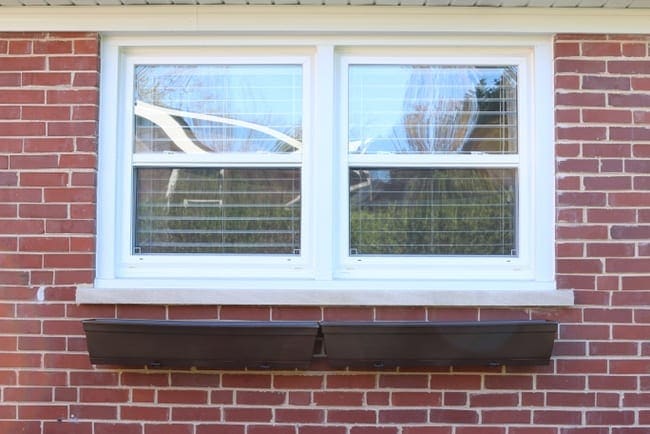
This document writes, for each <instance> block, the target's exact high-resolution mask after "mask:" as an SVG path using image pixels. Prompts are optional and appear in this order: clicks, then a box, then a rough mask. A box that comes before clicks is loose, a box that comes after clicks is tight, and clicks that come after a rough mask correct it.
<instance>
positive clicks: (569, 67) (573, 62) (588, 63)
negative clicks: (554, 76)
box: [555, 59, 617, 74]
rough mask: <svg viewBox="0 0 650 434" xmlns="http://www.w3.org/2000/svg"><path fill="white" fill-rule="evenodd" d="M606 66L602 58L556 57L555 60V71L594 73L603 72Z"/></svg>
mask: <svg viewBox="0 0 650 434" xmlns="http://www.w3.org/2000/svg"><path fill="white" fill-rule="evenodd" d="M611 63H612V62H610V64H611ZM606 67H607V63H606V62H605V61H602V60H584V59H558V60H556V61H555V71H556V73H565V72H576V73H583V74H594V73H599V72H605V70H606ZM614 67H615V68H616V67H617V66H616V65H615V66H614Z"/></svg>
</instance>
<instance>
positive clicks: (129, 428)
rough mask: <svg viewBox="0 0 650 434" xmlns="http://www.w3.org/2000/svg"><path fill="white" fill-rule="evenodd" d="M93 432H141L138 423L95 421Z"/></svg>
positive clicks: (104, 433)
mask: <svg viewBox="0 0 650 434" xmlns="http://www.w3.org/2000/svg"><path fill="white" fill-rule="evenodd" d="M93 425H94V428H95V432H94V434H142V425H141V424H139V423H124V422H122V423H102V422H95V423H94V424H93Z"/></svg>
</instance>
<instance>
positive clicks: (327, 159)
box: [305, 45, 344, 280]
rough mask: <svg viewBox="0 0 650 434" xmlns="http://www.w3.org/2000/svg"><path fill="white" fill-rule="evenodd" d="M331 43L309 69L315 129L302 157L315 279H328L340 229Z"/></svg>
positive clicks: (320, 50) (332, 50) (320, 49)
mask: <svg viewBox="0 0 650 434" xmlns="http://www.w3.org/2000/svg"><path fill="white" fill-rule="evenodd" d="M334 71H335V62H334V46H332V45H319V46H318V47H317V48H316V59H315V65H314V71H313V83H314V85H313V87H312V89H313V90H312V96H313V101H311V107H312V113H313V124H314V126H317V129H318V131H317V132H312V140H313V142H312V143H313V146H311V147H310V149H309V150H308V151H306V153H307V152H308V154H307V155H306V156H305V160H306V165H307V164H308V167H307V168H306V170H305V171H306V172H307V173H309V176H308V177H309V180H308V184H307V185H308V186H306V187H305V190H306V191H309V192H310V196H311V197H310V198H309V203H312V204H313V208H312V209H313V210H314V213H313V216H312V218H311V219H310V220H309V224H310V226H311V228H310V229H311V230H310V235H311V237H312V239H313V241H314V245H313V248H314V249H315V252H314V253H315V254H314V267H315V275H314V277H315V279H316V280H331V279H332V264H333V260H334V248H335V243H334V238H335V236H336V235H337V234H339V233H340V230H341V229H342V228H341V227H340V222H338V221H337V219H335V216H334V210H335V209H336V206H335V200H337V199H336V198H335V195H334V192H335V191H338V190H339V186H340V185H341V183H342V182H344V180H342V179H340V176H334V175H339V173H338V172H337V171H336V169H335V167H336V163H335V162H336V159H335V152H336V149H337V146H336V145H337V144H336V139H337V135H336V134H335V123H336V120H335V117H334V113H335V110H334V108H335V99H334V87H335V82H334Z"/></svg>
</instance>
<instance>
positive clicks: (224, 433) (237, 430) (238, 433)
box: [196, 423, 345, 434]
mask: <svg viewBox="0 0 650 434" xmlns="http://www.w3.org/2000/svg"><path fill="white" fill-rule="evenodd" d="M245 431H246V426H245V425H232V424H225V423H219V424H201V425H197V427H196V434H215V433H217V432H218V433H219V434H244V432H245ZM314 434H318V432H317V431H316V432H314ZM331 434H339V433H338V432H334V431H333V432H332V433H331ZM343 434H345V433H343Z"/></svg>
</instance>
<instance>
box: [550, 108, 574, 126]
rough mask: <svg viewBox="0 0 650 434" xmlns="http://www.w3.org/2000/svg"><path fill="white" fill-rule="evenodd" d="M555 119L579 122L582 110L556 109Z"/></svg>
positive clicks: (562, 121) (559, 121)
mask: <svg viewBox="0 0 650 434" xmlns="http://www.w3.org/2000/svg"><path fill="white" fill-rule="evenodd" d="M555 121H556V122H558V123H571V124H577V123H579V122H580V110H578V109H557V110H555Z"/></svg>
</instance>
